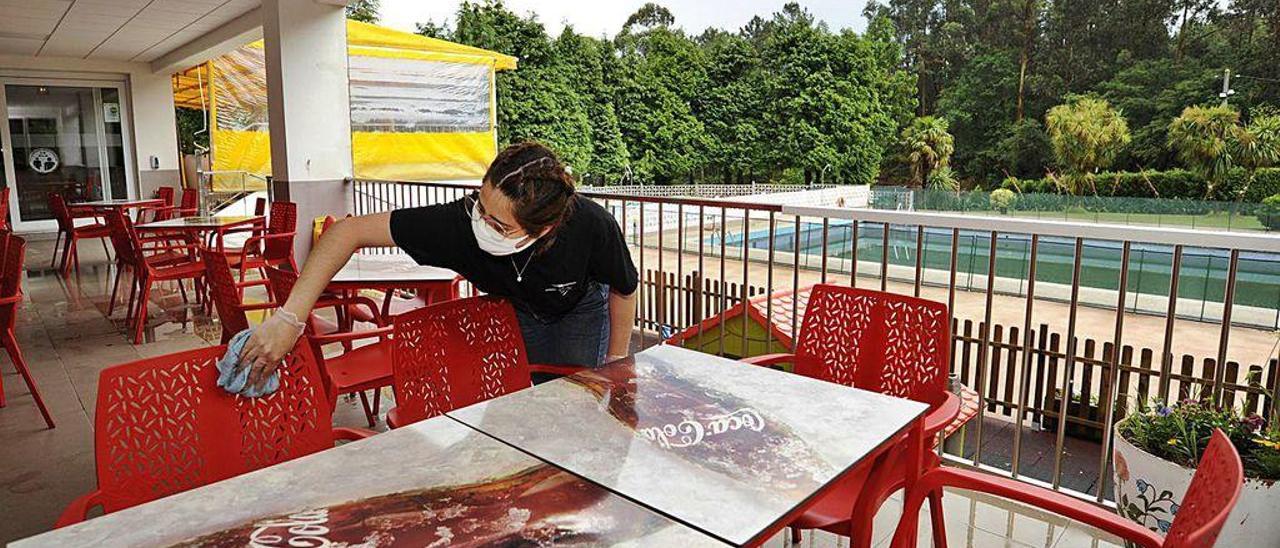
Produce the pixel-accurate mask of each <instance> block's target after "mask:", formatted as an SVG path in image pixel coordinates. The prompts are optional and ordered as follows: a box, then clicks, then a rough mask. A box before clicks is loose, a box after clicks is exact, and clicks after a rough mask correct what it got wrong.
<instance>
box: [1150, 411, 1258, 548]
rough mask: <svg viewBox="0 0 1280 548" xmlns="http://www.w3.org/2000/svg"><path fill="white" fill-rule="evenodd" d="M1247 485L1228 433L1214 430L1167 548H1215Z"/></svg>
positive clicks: (1176, 518)
mask: <svg viewBox="0 0 1280 548" xmlns="http://www.w3.org/2000/svg"><path fill="white" fill-rule="evenodd" d="M1243 483H1244V468H1243V466H1242V465H1241V463H1240V454H1239V453H1237V452H1236V448H1235V446H1234V445H1232V444H1231V440H1230V439H1229V438H1227V436H1226V434H1223V433H1222V431H1221V430H1214V432H1213V437H1212V438H1211V439H1210V440H1209V446H1208V447H1206V448H1205V450H1204V454H1203V455H1201V456H1200V464H1199V466H1197V467H1196V474H1195V476H1193V477H1192V478H1191V486H1190V487H1188V488H1187V494H1186V495H1184V496H1183V497H1182V506H1181V507H1180V508H1178V513H1177V514H1176V515H1175V516H1174V517H1173V524H1172V525H1171V526H1170V527H1169V533H1168V534H1166V535H1165V537H1164V548H1212V547H1213V545H1214V543H1215V542H1217V540H1218V533H1220V532H1222V526H1223V525H1225V524H1226V522H1227V517H1228V515H1229V514H1230V513H1231V509H1232V508H1235V506H1236V502H1237V501H1238V499H1239V498H1240V489H1241V486H1242V485H1243Z"/></svg>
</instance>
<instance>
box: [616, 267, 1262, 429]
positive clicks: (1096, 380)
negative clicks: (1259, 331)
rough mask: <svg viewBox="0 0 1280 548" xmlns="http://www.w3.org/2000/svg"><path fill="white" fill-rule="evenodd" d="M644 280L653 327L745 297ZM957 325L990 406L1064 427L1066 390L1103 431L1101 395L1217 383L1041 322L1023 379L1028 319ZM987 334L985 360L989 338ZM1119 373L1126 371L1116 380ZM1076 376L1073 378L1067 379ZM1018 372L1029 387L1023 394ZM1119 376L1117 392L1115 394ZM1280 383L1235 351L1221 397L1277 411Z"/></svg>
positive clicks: (1142, 398) (1181, 394)
mask: <svg viewBox="0 0 1280 548" xmlns="http://www.w3.org/2000/svg"><path fill="white" fill-rule="evenodd" d="M641 283H642V285H643V294H642V301H641V303H640V304H639V306H640V318H641V326H643V328H644V329H646V330H648V331H649V332H651V333H661V332H662V331H666V332H669V333H673V332H679V331H680V330H683V329H686V328H688V327H691V326H694V325H696V324H697V323H698V322H699V321H701V320H702V319H705V318H710V317H714V316H716V315H717V314H720V313H721V312H722V311H724V310H725V309H728V308H732V307H734V306H737V305H738V304H739V303H740V302H741V300H742V294H743V286H742V285H741V284H738V283H734V282H727V283H726V282H722V281H720V280H712V279H704V278H703V277H702V276H701V275H700V274H699V273H698V272H696V271H695V272H689V273H686V274H684V275H683V276H682V277H679V278H678V277H677V275H676V274H675V273H671V272H660V271H656V270H646V271H645V272H644V275H643V276H642V280H641ZM699 286H701V290H699ZM765 289H766V288H765V287H761V286H756V285H750V286H747V287H746V293H747V298H751V297H754V296H756V295H761V294H763V293H764V292H765ZM951 332H952V344H953V347H952V352H951V361H952V364H951V369H952V371H953V372H955V373H958V374H959V376H960V380H961V382H963V383H965V384H966V385H967V386H970V387H974V388H976V389H979V390H980V391H981V392H982V394H983V397H984V401H985V402H986V412H987V413H995V414H999V415H1002V416H1005V417H1008V418H1010V419H1011V420H1012V419H1014V418H1015V416H1016V415H1018V408H1019V406H1020V405H1021V407H1022V413H1021V418H1022V419H1023V420H1029V421H1031V422H1032V423H1038V424H1040V425H1041V426H1044V427H1046V428H1049V429H1052V428H1056V424H1057V422H1056V421H1057V420H1058V419H1057V417H1058V415H1059V413H1060V412H1061V408H1062V406H1063V405H1062V402H1063V400H1064V398H1062V397H1061V394H1062V393H1063V392H1066V393H1067V394H1068V395H1067V397H1066V398H1065V401H1066V402H1067V403H1066V408H1067V428H1068V433H1071V434H1072V435H1073V436H1078V437H1089V438H1094V437H1099V436H1100V434H1101V432H1103V431H1104V428H1103V422H1105V415H1106V407H1105V406H1104V405H1103V402H1106V401H1107V400H1108V399H1111V401H1113V402H1114V404H1115V406H1116V408H1115V412H1114V414H1113V420H1120V419H1122V418H1124V417H1125V416H1127V414H1128V413H1130V412H1132V411H1135V410H1142V409H1147V408H1148V407H1149V406H1151V405H1155V404H1157V403H1163V404H1171V403H1173V402H1176V401H1179V400H1183V399H1188V398H1198V397H1199V395H1200V394H1207V393H1210V388H1211V387H1212V384H1213V379H1214V375H1215V373H1216V372H1217V363H1216V360H1215V358H1213V357H1200V356H1194V355H1191V354H1182V355H1177V356H1169V357H1168V359H1163V360H1162V359H1161V358H1160V351H1159V350H1155V349H1151V348H1140V347H1134V346H1132V345H1123V346H1122V347H1121V351H1120V356H1119V358H1120V359H1119V360H1118V364H1117V365H1116V367H1115V368H1114V371H1113V367H1112V362H1113V361H1115V360H1113V359H1112V354H1113V352H1114V348H1113V344H1112V343H1111V342H1110V341H1103V342H1099V341H1097V340H1094V339H1090V338H1079V337H1078V338H1077V339H1076V353H1075V354H1076V355H1075V356H1074V358H1073V359H1069V356H1068V350H1067V346H1066V336H1065V335H1064V334H1062V333H1058V332H1056V331H1053V330H1051V329H1050V328H1049V325H1048V324H1040V325H1039V326H1038V328H1036V329H1033V333H1032V334H1031V338H1030V345H1029V348H1030V350H1029V351H1030V352H1031V361H1030V363H1029V364H1027V379H1026V380H1025V381H1023V380H1022V379H1021V372H1022V369H1023V366H1024V359H1025V357H1024V354H1023V352H1024V349H1023V343H1024V341H1023V339H1024V337H1023V333H1022V328H1021V327H1020V326H1005V325H1001V324H995V325H994V326H993V329H991V330H990V332H989V333H990V336H988V330H987V329H986V327H985V325H983V324H982V323H981V322H974V321H973V320H962V321H961V320H957V321H953V324H952V329H951ZM988 341H989V344H990V346H989V347H988V349H987V353H986V359H985V364H983V363H980V358H981V357H982V350H981V348H982V345H984V344H987V343H988ZM1068 369H1069V371H1068ZM1113 374H1118V375H1119V378H1118V379H1116V382H1115V383H1113V382H1112V377H1111V376H1112V375H1113ZM1068 378H1069V379H1070V382H1069V383H1066V384H1067V386H1064V382H1065V381H1066V379H1068ZM1020 382H1022V383H1023V385H1024V387H1023V390H1024V391H1025V398H1023V401H1022V402H1019V399H1020V395H1021V394H1022V393H1021V392H1019V387H1018V384H1019V383H1020ZM1113 384H1114V386H1115V396H1114V397H1112V396H1111V394H1109V392H1110V391H1111V389H1112V388H1111V387H1112V385H1113ZM1277 385H1280V364H1277V362H1276V360H1275V359H1271V360H1269V361H1268V362H1267V363H1266V364H1252V365H1248V366H1242V365H1241V364H1240V363H1238V362H1234V361H1228V362H1227V363H1226V369H1225V371H1224V372H1223V386H1224V390H1223V403H1224V404H1227V405H1232V406H1237V407H1239V408H1241V409H1242V410H1243V411H1244V412H1246V413H1258V414H1259V415H1262V416H1264V417H1267V418H1268V419H1270V417H1271V416H1272V415H1273V414H1275V413H1276V408H1277V402H1276V401H1275V399H1274V398H1273V396H1272V395H1273V394H1275V393H1276V387H1277Z"/></svg>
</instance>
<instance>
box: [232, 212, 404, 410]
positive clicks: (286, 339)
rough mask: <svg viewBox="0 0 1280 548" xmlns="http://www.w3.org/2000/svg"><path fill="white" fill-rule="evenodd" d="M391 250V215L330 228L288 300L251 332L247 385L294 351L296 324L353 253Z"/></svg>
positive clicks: (245, 355)
mask: <svg viewBox="0 0 1280 548" xmlns="http://www.w3.org/2000/svg"><path fill="white" fill-rule="evenodd" d="M393 245H395V241H394V240H392V239H391V214H390V213H375V214H373V215H364V216H361V217H351V218H347V219H343V220H341V221H340V222H337V223H334V224H333V226H331V227H329V229H328V230H326V231H325V232H324V235H322V236H321V237H320V241H319V242H316V245H315V247H314V248H312V249H311V254H310V255H309V256H307V261H306V264H304V265H303V266H302V272H300V273H298V282H297V283H296V284H294V286H293V292H292V293H290V294H289V297H288V300H287V301H285V303H284V305H283V306H282V307H281V308H280V310H278V311H276V314H275V315H273V316H271V318H269V319H268V320H267V321H265V322H263V323H262V325H260V326H258V328H257V329H254V330H253V335H251V336H250V337H249V340H248V341H247V342H246V343H245V345H244V350H243V351H242V352H241V354H240V363H241V364H251V367H253V370H252V371H250V373H249V381H248V384H247V386H255V385H256V384H257V383H258V382H260V381H262V380H265V379H266V377H267V376H268V375H269V374H270V373H272V372H274V371H275V369H276V367H277V366H278V365H279V364H280V360H281V359H283V358H284V355H285V354H287V353H288V352H289V350H292V349H293V345H294V343H295V342H297V340H298V337H299V336H300V335H301V334H302V329H301V328H300V325H301V324H300V323H298V322H305V321H306V318H307V316H308V315H309V314H311V308H312V307H313V306H315V304H316V299H319V298H320V294H321V293H323V292H324V288H325V286H327V285H329V281H330V280H332V279H333V275H334V274H337V273H338V270H341V269H342V267H343V265H346V264H347V261H348V260H350V259H351V255H352V254H353V253H355V252H356V250H357V249H360V248H362V247H373V246H393Z"/></svg>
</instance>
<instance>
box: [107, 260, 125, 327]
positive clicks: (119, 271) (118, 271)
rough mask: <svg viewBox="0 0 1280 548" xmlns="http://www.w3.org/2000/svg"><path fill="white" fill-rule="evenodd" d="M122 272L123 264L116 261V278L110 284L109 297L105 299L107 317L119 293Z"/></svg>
mask: <svg viewBox="0 0 1280 548" xmlns="http://www.w3.org/2000/svg"><path fill="white" fill-rule="evenodd" d="M123 274H124V265H122V264H120V263H116V280H115V282H114V283H112V284H111V299H110V300H108V301H107V317H108V318H110V317H111V313H112V312H113V311H115V309H116V295H117V294H119V293H120V277H121V275H123Z"/></svg>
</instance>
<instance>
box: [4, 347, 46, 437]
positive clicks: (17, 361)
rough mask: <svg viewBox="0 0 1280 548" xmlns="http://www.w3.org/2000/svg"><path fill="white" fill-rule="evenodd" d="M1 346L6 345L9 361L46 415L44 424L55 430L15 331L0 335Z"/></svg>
mask: <svg viewBox="0 0 1280 548" xmlns="http://www.w3.org/2000/svg"><path fill="white" fill-rule="evenodd" d="M0 344H3V345H4V349H5V351H6V352H8V353H9V359H11V360H13V365H14V367H17V368H18V373H20V374H21V375H22V380H23V381H26V383H27V390H30V391H31V397H32V398H35V400H36V407H39V408H40V414H41V415H44V423H45V424H47V425H48V426H49V428H53V427H54V425H53V417H52V416H50V415H49V408H48V407H45V405H44V398H41V397H40V390H39V389H38V388H36V381H35V379H32V378H31V372H30V371H28V370H27V361H26V360H25V359H23V358H22V350H21V349H20V348H18V339H17V338H15V337H14V336H13V331H11V330H5V332H4V333H3V334H0Z"/></svg>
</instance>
